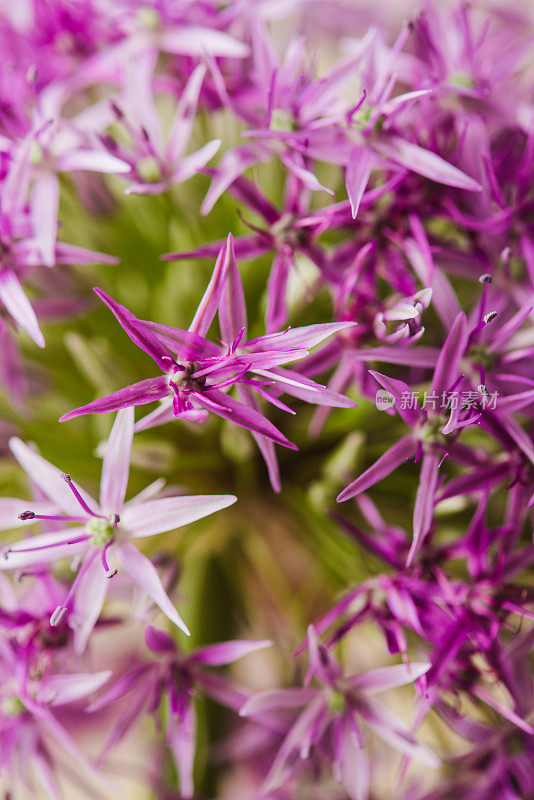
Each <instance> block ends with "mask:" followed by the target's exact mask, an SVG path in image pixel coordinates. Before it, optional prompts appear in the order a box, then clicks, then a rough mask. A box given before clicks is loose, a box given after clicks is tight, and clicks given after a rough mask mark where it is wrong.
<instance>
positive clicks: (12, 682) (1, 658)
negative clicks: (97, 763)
mask: <svg viewBox="0 0 534 800" xmlns="http://www.w3.org/2000/svg"><path fill="white" fill-rule="evenodd" d="M36 667H37V664H34V663H33V659H32V652H31V649H29V648H28V647H24V646H21V645H19V644H18V643H17V642H16V641H9V640H7V639H4V638H3V639H2V645H1V647H0V675H1V682H0V683H1V689H0V753H1V755H0V765H1V776H0V788H5V790H6V791H8V792H10V789H9V787H16V790H17V793H18V792H19V791H22V792H27V793H29V794H32V793H35V792H36V791H39V790H40V791H44V792H45V794H46V795H47V796H49V797H59V788H58V786H57V783H56V776H55V772H56V769H57V767H58V766H61V758H58V756H57V753H56V749H57V747H58V746H59V748H60V751H62V753H63V755H66V756H67V757H68V760H69V761H70V762H72V763H73V764H74V765H75V768H76V770H80V769H81V770H82V775H81V778H82V781H81V785H82V786H83V783H84V781H83V776H84V775H85V774H86V775H90V776H91V777H92V778H93V781H92V783H94V782H95V779H96V780H97V781H98V783H99V784H100V786H101V787H106V788H107V787H108V786H109V782H108V781H107V780H105V779H104V777H103V776H101V774H100V773H99V772H98V771H97V770H96V769H95V767H93V765H92V764H91V763H90V761H89V760H88V759H87V758H86V756H85V755H84V754H83V753H82V751H81V750H80V749H79V747H78V746H77V744H76V742H75V740H74V739H73V738H72V736H71V735H70V734H69V733H68V732H67V731H66V730H65V728H64V727H63V725H62V724H61V723H60V722H59V721H58V719H57V718H56V715H55V713H54V711H55V710H56V709H57V708H61V707H62V706H65V705H66V704H72V703H77V702H78V701H80V700H85V699H86V698H87V697H88V696H90V695H91V694H93V692H95V691H96V690H97V689H99V688H100V687H101V686H102V685H103V684H104V683H106V681H107V680H108V679H109V677H110V675H111V673H110V672H109V671H104V672H90V673H68V674H62V673H59V672H52V671H51V670H50V669H48V670H46V671H45V672H44V673H43V672H40V671H39V670H38V669H36ZM41 669H42V667H41ZM17 796H18V794H17Z"/></svg>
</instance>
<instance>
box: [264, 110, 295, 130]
mask: <svg viewBox="0 0 534 800" xmlns="http://www.w3.org/2000/svg"><path fill="white" fill-rule="evenodd" d="M297 129H298V125H297V121H296V119H295V117H294V116H293V114H290V113H289V111H284V110H283V109H282V108H274V109H273V112H272V114H271V130H272V131H285V132H289V131H295V130H297Z"/></svg>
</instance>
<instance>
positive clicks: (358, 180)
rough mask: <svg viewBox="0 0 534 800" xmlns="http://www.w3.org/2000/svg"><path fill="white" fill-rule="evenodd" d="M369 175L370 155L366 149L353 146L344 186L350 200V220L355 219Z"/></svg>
mask: <svg viewBox="0 0 534 800" xmlns="http://www.w3.org/2000/svg"><path fill="white" fill-rule="evenodd" d="M370 175H371V153H370V150H369V148H368V147H365V146H363V147H359V146H357V145H356V146H355V147H353V148H352V150H351V151H350V153H349V160H348V163H347V166H346V168H345V184H346V187H347V194H348V196H349V200H350V208H351V211H352V219H356V215H357V214H358V209H359V207H360V202H361V199H362V197H363V193H364V191H365V188H366V186H367V183H368V181H369V177H370Z"/></svg>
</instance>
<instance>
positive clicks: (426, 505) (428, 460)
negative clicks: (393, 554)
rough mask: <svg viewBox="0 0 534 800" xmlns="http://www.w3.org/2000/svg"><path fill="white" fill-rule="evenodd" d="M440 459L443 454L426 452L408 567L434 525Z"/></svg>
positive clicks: (414, 513)
mask: <svg viewBox="0 0 534 800" xmlns="http://www.w3.org/2000/svg"><path fill="white" fill-rule="evenodd" d="M440 459H441V453H439V452H437V451H436V452H434V451H431V452H426V453H425V454H424V455H423V463H422V465H421V477H420V480H419V487H418V489H417V495H416V498H415V507H414V512H413V542H412V546H411V547H410V552H409V553H408V558H407V560H406V565H407V566H409V565H410V564H411V563H412V561H413V557H414V555H415V553H416V552H417V550H418V549H419V547H420V546H421V543H422V541H423V539H424V538H425V536H426V535H427V533H428V531H429V530H430V526H431V525H432V520H433V517H434V497H435V494H436V487H437V482H438V466H439V462H440Z"/></svg>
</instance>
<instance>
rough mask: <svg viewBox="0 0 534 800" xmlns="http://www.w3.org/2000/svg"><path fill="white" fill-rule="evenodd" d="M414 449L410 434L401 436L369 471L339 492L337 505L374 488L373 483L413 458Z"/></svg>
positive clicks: (414, 444)
mask: <svg viewBox="0 0 534 800" xmlns="http://www.w3.org/2000/svg"><path fill="white" fill-rule="evenodd" d="M416 447H417V443H416V440H415V438H414V437H413V436H412V435H411V434H408V435H407V436H403V437H402V439H399V441H398V442H395V444H394V445H393V446H392V447H390V449H389V450H388V451H387V452H386V453H384V455H383V456H380V458H379V459H378V461H375V463H374V464H373V465H372V466H371V467H369V469H367V470H365V472H363V473H362V474H361V475H360V476H359V477H358V478H356V480H354V481H353V482H352V483H351V484H349V486H347V488H346V489H344V490H343V491H342V492H341V494H340V495H339V496H338V498H337V501H338V503H342V502H343V501H344V500H349V499H350V498H351V497H354V495H356V494H359V493H360V492H365V491H366V490H367V489H369V488H370V487H371V486H374V484H375V483H378V481H381V480H382V478H385V477H386V475H389V474H390V472H393V470H395V469H397V467H398V466H399V465H400V464H402V463H403V462H404V461H406V459H408V458H410V456H413V455H414V453H415V451H416Z"/></svg>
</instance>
